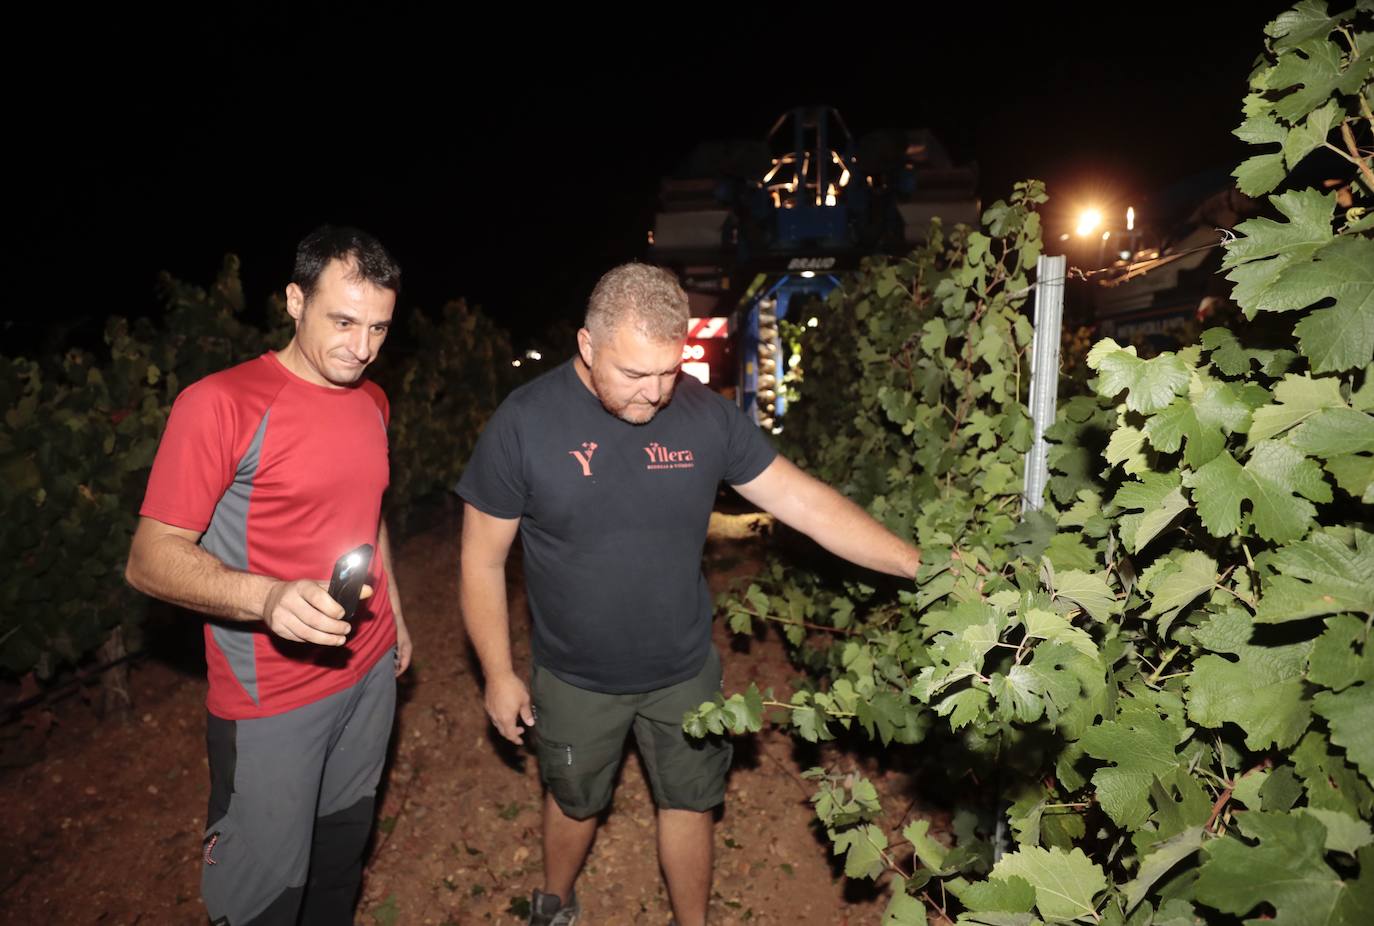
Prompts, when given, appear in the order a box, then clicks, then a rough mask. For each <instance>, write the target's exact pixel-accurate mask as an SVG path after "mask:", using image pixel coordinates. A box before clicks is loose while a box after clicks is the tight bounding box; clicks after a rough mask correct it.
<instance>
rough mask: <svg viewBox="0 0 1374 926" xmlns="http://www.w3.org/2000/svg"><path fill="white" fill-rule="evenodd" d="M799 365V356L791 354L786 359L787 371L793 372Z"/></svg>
mask: <svg viewBox="0 0 1374 926" xmlns="http://www.w3.org/2000/svg"><path fill="white" fill-rule="evenodd" d="M799 363H801V354H793V355H792V356H791V357H788V358H787V369H789V370H795V369H796V368H797V364H799Z"/></svg>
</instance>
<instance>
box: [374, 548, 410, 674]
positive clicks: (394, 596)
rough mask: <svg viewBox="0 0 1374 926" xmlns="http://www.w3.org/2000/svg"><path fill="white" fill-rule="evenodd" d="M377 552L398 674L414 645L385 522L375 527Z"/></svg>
mask: <svg viewBox="0 0 1374 926" xmlns="http://www.w3.org/2000/svg"><path fill="white" fill-rule="evenodd" d="M377 552H378V553H380V554H381V557H382V573H383V574H384V575H385V576H386V597H387V600H388V601H390V602H391V614H392V617H394V618H395V620H396V674H397V675H398V676H399V675H400V674H401V673H402V672H404V671H405V670H406V669H408V668H410V657H411V654H412V653H413V651H414V645H413V644H412V642H411V639H410V629H409V628H408V627H406V621H405V618H404V617H403V616H402V615H401V589H400V588H399V587H398V586H397V585H396V570H395V569H393V568H392V566H391V538H390V537H389V536H387V532H386V522H385V521H383V522H382V525H381V527H379V528H378V529H377Z"/></svg>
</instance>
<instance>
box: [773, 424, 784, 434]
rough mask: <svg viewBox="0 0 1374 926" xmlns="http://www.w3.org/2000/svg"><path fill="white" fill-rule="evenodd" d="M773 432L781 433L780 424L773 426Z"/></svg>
mask: <svg viewBox="0 0 1374 926" xmlns="http://www.w3.org/2000/svg"><path fill="white" fill-rule="evenodd" d="M773 433H774V434H781V433H782V425H778V426H777V427H776V428H774V429H773Z"/></svg>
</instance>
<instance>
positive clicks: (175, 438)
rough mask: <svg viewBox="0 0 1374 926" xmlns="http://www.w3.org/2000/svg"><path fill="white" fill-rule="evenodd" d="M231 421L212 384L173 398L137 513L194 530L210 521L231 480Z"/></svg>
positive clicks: (229, 408) (225, 401) (225, 403)
mask: <svg viewBox="0 0 1374 926" xmlns="http://www.w3.org/2000/svg"><path fill="white" fill-rule="evenodd" d="M233 419H234V413H233V407H232V403H231V402H230V401H229V400H228V397H226V396H224V395H223V394H222V393H221V392H220V391H219V390H217V389H215V388H213V387H210V386H207V385H203V384H196V385H193V386H190V387H188V388H187V389H185V390H184V391H183V392H182V393H181V395H179V396H177V399H176V401H175V402H173V403H172V412H171V414H170V415H169V416H168V417H167V428H166V430H165V431H163V433H162V442H161V443H160V444H159V445H158V448H157V455H156V456H155V457H154V458H153V470H152V472H151V473H150V474H149V476H148V490H147V492H146V493H144V496H143V506H142V507H141V508H140V509H139V514H141V515H143V516H144V517H147V518H152V519H153V520H155V521H161V522H162V523H164V524H170V525H172V526H173V527H180V528H184V529H185V530H191V531H197V532H203V531H204V530H205V528H206V527H208V526H209V525H210V517H211V516H212V515H213V514H214V513H215V506H216V505H218V504H219V500H220V497H221V496H223V495H224V492H225V490H226V489H228V488H229V484H230V483H231V482H232V481H233V479H234V468H235V465H236V461H235V460H234V439H235V434H236V433H237V428H236V427H235V423H234V420H233Z"/></svg>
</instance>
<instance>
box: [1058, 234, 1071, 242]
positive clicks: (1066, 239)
mask: <svg viewBox="0 0 1374 926" xmlns="http://www.w3.org/2000/svg"><path fill="white" fill-rule="evenodd" d="M1072 237H1073V235H1070V234H1069V233H1068V232H1064V234H1062V235H1060V236H1059V240H1060V241H1068V240H1069V239H1070V238H1072Z"/></svg>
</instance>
